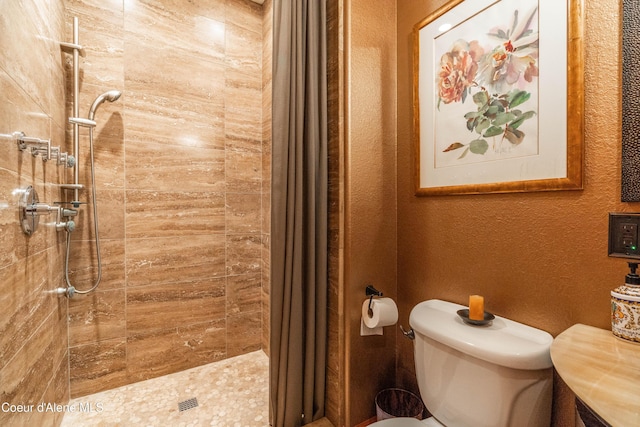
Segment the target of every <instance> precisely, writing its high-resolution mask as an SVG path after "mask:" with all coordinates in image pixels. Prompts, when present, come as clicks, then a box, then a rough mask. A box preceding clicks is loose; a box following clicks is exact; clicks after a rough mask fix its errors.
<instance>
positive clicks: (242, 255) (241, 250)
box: [226, 234, 262, 275]
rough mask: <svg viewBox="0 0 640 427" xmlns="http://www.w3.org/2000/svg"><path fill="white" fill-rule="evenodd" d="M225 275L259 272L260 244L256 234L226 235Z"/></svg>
mask: <svg viewBox="0 0 640 427" xmlns="http://www.w3.org/2000/svg"><path fill="white" fill-rule="evenodd" d="M226 246H227V250H226V256H227V261H226V271H227V275H235V274H247V273H260V270H261V268H260V267H261V255H262V254H261V250H262V244H261V239H260V235H258V234H229V235H227V236H226Z"/></svg>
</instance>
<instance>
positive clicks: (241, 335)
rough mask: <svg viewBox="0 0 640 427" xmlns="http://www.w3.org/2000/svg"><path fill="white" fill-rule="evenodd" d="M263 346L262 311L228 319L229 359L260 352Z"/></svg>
mask: <svg viewBox="0 0 640 427" xmlns="http://www.w3.org/2000/svg"><path fill="white" fill-rule="evenodd" d="M261 344H262V314H261V313H260V311H254V312H249V313H241V314H238V315H234V316H229V317H228V318H227V355H228V356H229V357H232V356H237V355H239V354H244V353H247V352H250V351H254V350H259V349H260V347H261Z"/></svg>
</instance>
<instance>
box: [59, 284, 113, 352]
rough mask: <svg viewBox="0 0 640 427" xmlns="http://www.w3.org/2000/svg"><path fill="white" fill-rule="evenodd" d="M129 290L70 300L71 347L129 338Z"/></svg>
mask: <svg viewBox="0 0 640 427" xmlns="http://www.w3.org/2000/svg"><path fill="white" fill-rule="evenodd" d="M125 319H126V318H125V291H124V289H116V290H100V289H98V290H96V291H95V292H92V293H90V294H87V295H76V296H74V297H73V298H72V299H70V300H69V346H71V347H74V346H77V345H82V344H89V343H91V342H98V341H103V340H110V339H115V338H120V339H122V338H124V337H125V328H126V322H125Z"/></svg>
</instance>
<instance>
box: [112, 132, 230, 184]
mask: <svg viewBox="0 0 640 427" xmlns="http://www.w3.org/2000/svg"><path fill="white" fill-rule="evenodd" d="M150 151H153V155H152V156H151V155H149V153H150ZM125 167H126V170H127V189H130V190H152V191H177V190H183V191H194V192H195V191H208V192H220V191H224V187H225V184H224V151H223V150H221V149H218V148H197V149H194V148H191V147H184V146H177V145H173V146H170V147H167V146H166V145H164V144H162V143H159V142H156V140H155V139H151V138H150V136H149V135H137V136H131V138H129V137H128V144H127V154H126V156H125Z"/></svg>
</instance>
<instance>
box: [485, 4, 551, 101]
mask: <svg viewBox="0 0 640 427" xmlns="http://www.w3.org/2000/svg"><path fill="white" fill-rule="evenodd" d="M536 12H537V8H533V10H531V11H530V12H529V13H528V14H527V15H526V16H525V19H523V20H521V21H518V11H516V13H515V14H514V24H513V31H512V32H509V31H507V32H505V31H503V30H499V29H498V30H497V31H496V33H495V34H493V35H494V36H496V37H497V38H499V39H502V40H501V43H500V44H498V45H497V46H496V47H495V48H494V49H493V50H492V51H491V52H489V53H487V54H486V55H484V56H483V57H482V58H480V60H479V69H478V76H477V83H478V84H479V85H481V86H483V87H486V88H487V89H488V90H490V91H492V92H493V93H502V92H505V91H506V90H508V89H509V88H510V87H512V86H513V85H515V84H516V83H517V82H518V81H519V80H520V79H521V78H523V79H524V81H526V82H528V83H531V82H532V81H533V77H536V76H537V75H538V66H537V59H538V33H537V32H534V31H533V30H532V29H531V28H530V27H531V24H532V22H533V18H534V17H535V14H536Z"/></svg>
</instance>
